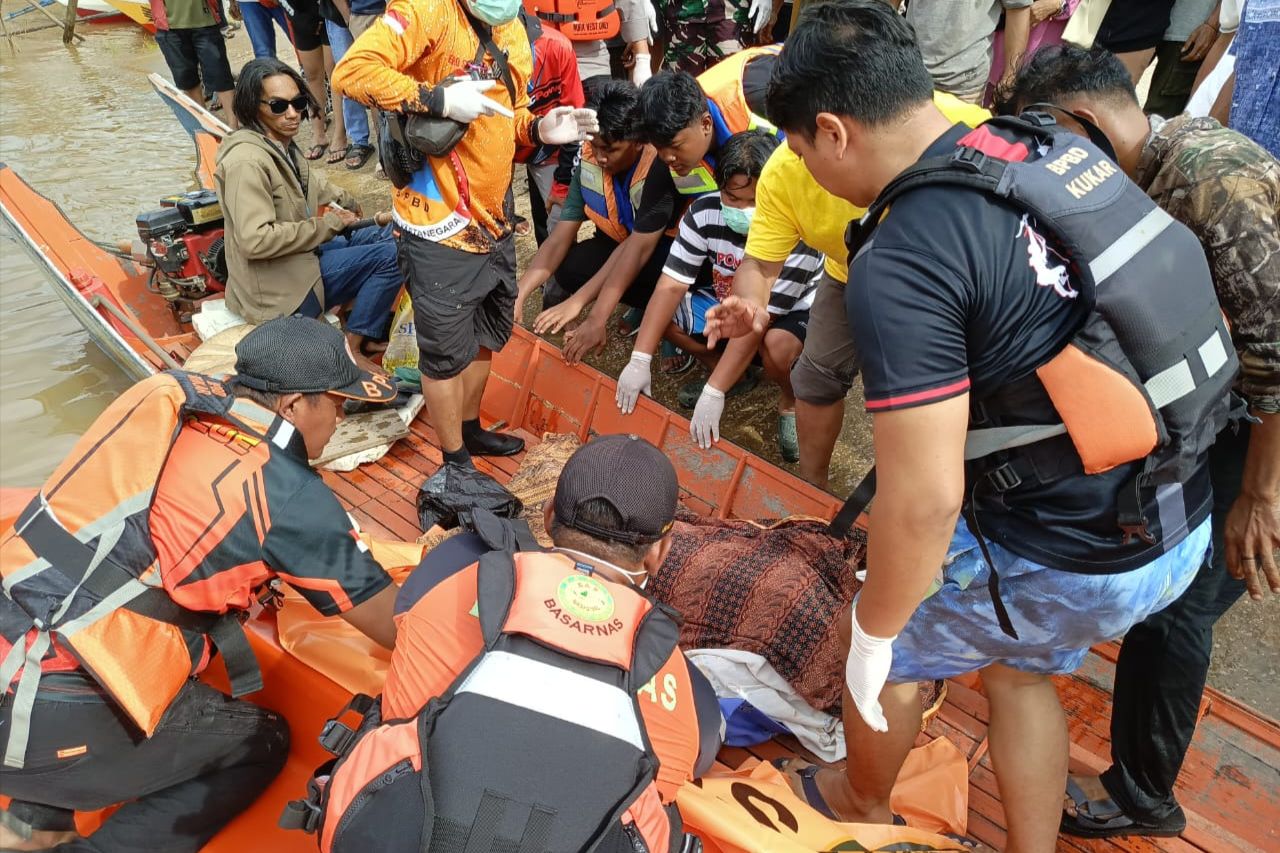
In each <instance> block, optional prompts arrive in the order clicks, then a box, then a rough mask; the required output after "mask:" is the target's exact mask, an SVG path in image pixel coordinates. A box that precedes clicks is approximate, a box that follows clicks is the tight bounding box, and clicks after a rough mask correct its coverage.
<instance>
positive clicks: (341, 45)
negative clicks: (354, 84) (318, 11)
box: [325, 21, 369, 145]
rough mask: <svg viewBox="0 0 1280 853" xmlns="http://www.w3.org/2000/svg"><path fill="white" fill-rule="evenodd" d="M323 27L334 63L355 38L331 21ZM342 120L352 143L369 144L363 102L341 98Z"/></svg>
mask: <svg viewBox="0 0 1280 853" xmlns="http://www.w3.org/2000/svg"><path fill="white" fill-rule="evenodd" d="M325 28H326V30H327V31H328V34H329V50H330V52H331V53H332V54H333V61H334V63H335V64H336V63H338V62H340V61H341V60H342V57H344V56H346V55H347V51H348V50H349V49H350V48H351V45H352V44H353V43H354V42H355V39H354V38H353V37H352V35H351V30H349V29H347V28H346V27H344V26H342V25H341V24H336V23H334V22H333V21H326V22H325ZM342 120H343V125H344V127H345V128H346V134H347V139H348V141H350V142H351V144H352V145H368V144H369V113H368V111H367V110H365V107H364V105H363V104H361V103H360V102H358V101H353V100H351V99H350V98H342Z"/></svg>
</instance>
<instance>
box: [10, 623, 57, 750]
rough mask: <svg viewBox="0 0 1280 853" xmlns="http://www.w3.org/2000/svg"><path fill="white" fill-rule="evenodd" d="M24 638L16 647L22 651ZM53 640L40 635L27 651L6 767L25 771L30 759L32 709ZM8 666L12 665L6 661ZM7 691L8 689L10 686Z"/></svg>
mask: <svg viewBox="0 0 1280 853" xmlns="http://www.w3.org/2000/svg"><path fill="white" fill-rule="evenodd" d="M22 639H23V638H21V637H19V638H18V642H17V643H16V644H15V647H16V648H21V647H22V646H21V643H22ZM49 642H50V637H49V634H48V632H47V631H41V632H40V633H38V634H36V637H35V639H34V640H33V641H32V643H31V648H30V649H28V650H27V657H26V660H24V661H23V663H22V678H20V679H18V689H17V690H15V691H14V693H13V708H12V710H11V711H10V712H9V742H8V743H7V744H6V745H5V748H4V766H5V767H15V768H16V767H22V764H23V759H24V758H26V755H27V739H28V738H29V737H30V736H31V709H32V708H34V707H35V704H36V688H37V687H39V686H40V659H41V658H43V657H44V653H45V652H46V651H47V650H48V648H49ZM5 662H6V663H8V661H7V660H6V661H5ZM5 687H8V685H7V684H6V685H5Z"/></svg>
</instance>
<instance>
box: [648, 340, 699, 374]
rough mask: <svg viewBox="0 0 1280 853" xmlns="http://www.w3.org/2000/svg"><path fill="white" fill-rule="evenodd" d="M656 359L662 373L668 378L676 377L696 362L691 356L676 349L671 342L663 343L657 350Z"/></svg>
mask: <svg viewBox="0 0 1280 853" xmlns="http://www.w3.org/2000/svg"><path fill="white" fill-rule="evenodd" d="M658 358H660V359H661V360H662V361H661V364H662V372H663V373H665V374H667V375H668V376H678V375H679V374H681V373H684V372H685V371H687V370H689V368H691V367H693V365H694V363H695V362H696V361H697V359H695V358H694V357H693V356H691V355H689V354H688V353H686V352H685V351H684V350H682V349H680V348H679V347H677V346H676V345H675V344H673V343H671V341H663V342H662V348H661V349H660V350H658Z"/></svg>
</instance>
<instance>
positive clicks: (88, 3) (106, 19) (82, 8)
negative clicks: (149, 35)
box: [55, 0, 154, 32]
mask: <svg viewBox="0 0 1280 853" xmlns="http://www.w3.org/2000/svg"><path fill="white" fill-rule="evenodd" d="M55 2H57V4H58V5H59V6H66V5H67V2H66V0H55ZM122 2H123V3H127V4H129V5H139V6H141V5H142V4H139V3H136V2H135V0H122ZM149 11H150V10H148V12H149ZM76 17H77V18H92V19H93V22H94V23H99V24H109V23H114V22H119V21H125V20H128V19H129V16H128V15H126V14H125V12H124V10H123V9H120V8H118V7H117V6H116V5H115V4H113V3H108V2H106V0H79V2H78V3H76ZM153 32H154V30H153Z"/></svg>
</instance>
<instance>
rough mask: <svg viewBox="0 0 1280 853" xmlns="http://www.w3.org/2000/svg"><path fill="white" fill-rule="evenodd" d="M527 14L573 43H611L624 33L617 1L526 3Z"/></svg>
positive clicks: (537, 0)
mask: <svg viewBox="0 0 1280 853" xmlns="http://www.w3.org/2000/svg"><path fill="white" fill-rule="evenodd" d="M523 2H524V8H525V11H527V12H528V13H529V14H530V15H533V16H535V17H537V19H538V20H540V21H542V22H544V23H547V24H550V25H551V26H552V27H554V28H555V29H557V30H559V31H560V32H562V33H564V35H565V36H567V37H568V38H569V40H570V41H599V40H601V39H611V38H613V37H614V36H616V35H617V34H618V33H619V31H620V30H621V29H622V19H621V18H620V17H619V15H618V6H617V4H616V3H615V2H614V0H523Z"/></svg>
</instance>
